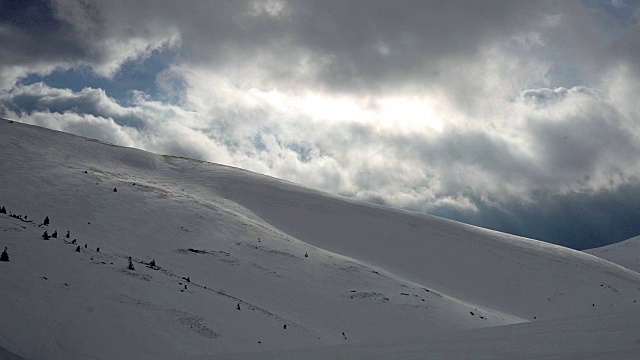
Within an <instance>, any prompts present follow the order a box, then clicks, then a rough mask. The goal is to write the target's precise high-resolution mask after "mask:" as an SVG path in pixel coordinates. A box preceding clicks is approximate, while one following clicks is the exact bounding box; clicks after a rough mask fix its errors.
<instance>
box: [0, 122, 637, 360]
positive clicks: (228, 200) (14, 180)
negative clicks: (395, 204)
mask: <svg viewBox="0 0 640 360" xmlns="http://www.w3.org/2000/svg"><path fill="white" fill-rule="evenodd" d="M0 185H1V186H0V205H4V206H6V208H7V210H8V211H9V212H13V213H14V214H20V215H23V219H24V215H27V216H28V219H27V221H23V220H20V219H17V218H14V217H9V216H8V215H0V248H3V247H4V246H7V247H8V248H9V255H10V257H11V261H10V262H8V263H0V303H1V304H2V306H0V319H3V321H2V322H1V323H0V347H2V348H4V349H6V351H9V352H12V353H14V354H17V355H19V356H23V357H25V358H29V359H45V358H46V359H70V358H83V359H92V358H104V359H111V358H139V359H144V358H172V357H182V356H196V355H206V354H219V353H230V352H239V351H262V350H271V349H283V348H296V347H307V346H324V345H336V344H346V343H352V342H363V341H380V340H383V339H384V340H385V341H389V340H390V339H400V338H406V337H415V336H421V335H425V334H429V333H436V332H443V331H454V330H461V329H472V328H480V327H489V326H496V325H504V324H512V323H519V322H524V321H530V320H533V319H534V318H535V319H536V320H540V319H552V318H556V317H558V316H566V315H567V314H573V315H585V314H586V315H589V316H591V315H593V316H596V314H601V313H603V312H609V311H616V310H618V309H624V308H626V307H627V306H629V305H630V304H635V302H634V301H636V299H638V300H639V301H640V275H639V274H637V273H635V272H632V271H629V270H626V269H624V268H622V267H620V266H617V265H614V264H611V263H609V262H607V261H604V260H601V259H598V258H596V257H593V256H591V255H588V254H584V253H581V252H577V251H573V250H569V249H566V248H562V247H558V246H554V245H550V244H545V243H541V242H538V241H533V240H529V239H524V238H519V237H515V236H511V235H506V234H501V233H497V232H493V231H488V230H484V229H480V228H476V227H472V226H467V225H464V224H460V223H456V222H452V221H447V220H444V219H440V218H435V217H429V216H425V215H420V214H415V213H409V212H405V211H400V210H395V209H390V208H385V207H380V206H375V205H370V204H363V203H358V202H353V201H349V200H346V199H342V198H338V197H334V196H331V195H328V194H325V193H320V192H317V191H314V190H310V189H306V188H303V187H300V186H297V185H295V184H291V183H287V182H284V181H280V180H277V179H274V178H269V177H266V176H262V175H258V174H255V173H251V172H247V171H243V170H240V169H236V168H231V167H226V166H222V165H216V164H210V163H205V162H200V161H195V160H189V159H183V158H175V157H168V156H161V155H155V154H151V153H147V152H143V151H140V150H135V149H130V148H122V147H117V146H112V145H108V144H103V143H100V142H97V141H95V140H89V139H85V138H81V137H76V136H72V135H69V134H64V133H60V132H55V131H51V130H46V129H42V128H38V127H33V126H27V125H23V124H19V123H16V122H13V123H9V122H6V121H0ZM114 189H117V191H114ZM45 216H49V218H50V219H51V224H50V225H49V226H46V227H45V226H39V224H41V222H42V220H43V219H44V217H45ZM29 221H33V222H29ZM45 230H47V231H48V232H49V234H51V233H52V232H53V231H54V230H57V232H58V239H51V240H48V241H45V240H42V239H41V237H40V235H41V234H42V232H43V231H45ZM67 230H69V231H70V238H69V239H65V238H64V235H65V234H66V232H67ZM73 239H77V243H78V244H79V245H80V247H81V248H80V252H76V251H75V250H76V245H72V244H69V242H71V240H73ZM85 244H87V247H86V248H85V247H84V245H85ZM97 247H100V252H98V251H97ZM305 254H308V257H306V256H305ZM129 256H131V257H132V258H133V260H134V265H135V268H136V269H135V271H130V270H127V269H126V266H127V258H128V257H129ZM152 259H155V262H156V264H157V265H158V266H159V268H157V269H152V268H149V267H146V266H145V263H146V262H149V261H151V260H152ZM187 277H188V278H189V280H190V281H189V282H187V280H185V279H184V278H187ZM185 286H186V288H185ZM238 304H239V305H240V308H241V309H240V310H237V309H236V306H237V305H238ZM285 325H286V329H285ZM343 333H344V335H343Z"/></svg>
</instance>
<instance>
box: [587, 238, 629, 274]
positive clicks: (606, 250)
mask: <svg viewBox="0 0 640 360" xmlns="http://www.w3.org/2000/svg"><path fill="white" fill-rule="evenodd" d="M584 252H586V253H588V254H591V255H594V256H597V257H599V258H602V259H605V260H608V261H611V262H612V263H615V264H618V265H620V266H624V267H626V268H627V269H630V270H633V271H635V272H640V236H636V237H633V238H631V239H628V240H625V241H622V242H619V243H615V244H611V245H607V246H602V247H599V248H594V249H587V250H584Z"/></svg>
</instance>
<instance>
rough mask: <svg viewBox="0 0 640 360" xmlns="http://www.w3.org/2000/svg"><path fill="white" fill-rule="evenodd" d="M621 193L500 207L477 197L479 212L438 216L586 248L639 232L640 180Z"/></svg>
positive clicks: (443, 210) (544, 198) (445, 210)
mask: <svg viewBox="0 0 640 360" xmlns="http://www.w3.org/2000/svg"><path fill="white" fill-rule="evenodd" d="M638 180H639V179H636V180H635V181H634V182H632V183H628V184H625V185H623V186H620V187H619V188H617V189H616V190H600V191H593V192H583V193H569V194H561V195H549V194H541V195H539V196H538V197H537V198H536V199H535V202H534V203H533V204H535V206H532V205H531V203H523V202H520V201H518V200H517V199H513V200H510V201H507V202H503V203H502V204H501V207H500V208H497V207H494V206H488V205H487V203H486V202H485V201H482V200H481V199H476V200H475V203H476V204H477V205H478V208H479V209H478V210H477V211H465V210H460V209H454V208H450V207H446V206H442V207H439V208H437V209H434V210H432V213H433V214H435V215H439V216H443V217H446V218H450V219H454V220H458V221H461V222H465V223H468V224H474V225H478V226H482V227H486V228H490V229H494V230H498V231H503V232H508V233H511V234H516V235H519V236H524V237H528V238H533V239H539V240H544V241H547V242H552V243H555V244H559V245H563V246H567V247H571V248H574V249H578V250H582V249H589V248H593V247H599V246H604V245H607V244H610V243H614V242H618V241H623V240H626V239H629V238H631V237H634V236H637V234H638V220H639V219H640V203H638V201H637V199H638V196H640V182H639V181H638Z"/></svg>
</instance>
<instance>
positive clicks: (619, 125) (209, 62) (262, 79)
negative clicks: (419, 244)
mask: <svg viewBox="0 0 640 360" xmlns="http://www.w3.org/2000/svg"><path fill="white" fill-rule="evenodd" d="M639 14H640V7H639V6H638V4H637V2H632V1H578V0H575V1H551V2H526V1H507V2H505V1H467V0H454V1H417V2H416V1H368V0H362V1H358V0H356V1H331V0H299V1H286V0H267V1H255V0H237V1H195V0H194V1H187V2H176V1H164V0H162V1H157V0H109V1H98V0H49V1H13V2H12V1H10V2H8V5H7V6H5V7H3V14H2V15H0V116H3V117H8V118H13V119H15V120H19V121H23V122H27V123H33V124H38V125H42V126H47V127H50V128H54V129H60V130H63V131H68V132H72V133H76V134H80V135H83V136H89V137H95V138H99V139H101V140H106V141H110V142H114V143H118V144H121V145H128V146H135V147H139V148H142V149H146V150H150V151H154V152H160V153H165V154H175V155H180V156H190V157H195V158H198V159H204V160H208V161H214V162H221V163H225V164H229V165H235V166H239V167H243V168H246V169H249V170H253V171H257V172H261V173H265V174H269V175H273V176H276V177H280V178H284V179H287V180H291V181H295V182H299V183H301V184H303V185H307V186H311V187H315V188H319V189H321V190H325V191H329V192H332V193H336V194H340V195H344V196H347V197H351V198H357V199H360V200H365V201H374V202H378V203H382V204H388V205H393V206H398V207H403V208H406V209H411V210H417V211H422V212H426V213H432V214H437V215H441V216H446V217H449V218H453V219H457V220H461V221H465V222H470V223H474V224H477V225H480V226H485V227H490V228H494V229H498V230H503V231H508V232H512V233H516V234H519V235H524V236H529V237H535V238H540V239H544V240H548V241H553V242H557V243H562V244H566V245H571V246H574V247H578V248H580V247H586V246H592V245H595V244H603V243H606V242H611V241H614V240H622V239H624V238H628V237H632V236H635V235H638V234H640V224H638V223H637V221H632V220H631V219H637V218H638V217H640V204H636V203H637V201H633V199H637V198H639V197H640V157H639V156H637V154H640V106H639V105H638V104H639V103H638V101H637V99H638V98H640V86H639V85H638V84H640V50H639V49H640V21H639V20H638V16H639Z"/></svg>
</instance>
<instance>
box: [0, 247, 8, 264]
mask: <svg viewBox="0 0 640 360" xmlns="http://www.w3.org/2000/svg"><path fill="white" fill-rule="evenodd" d="M0 261H9V254H8V253H7V247H6V246H5V247H4V250H2V255H0Z"/></svg>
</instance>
